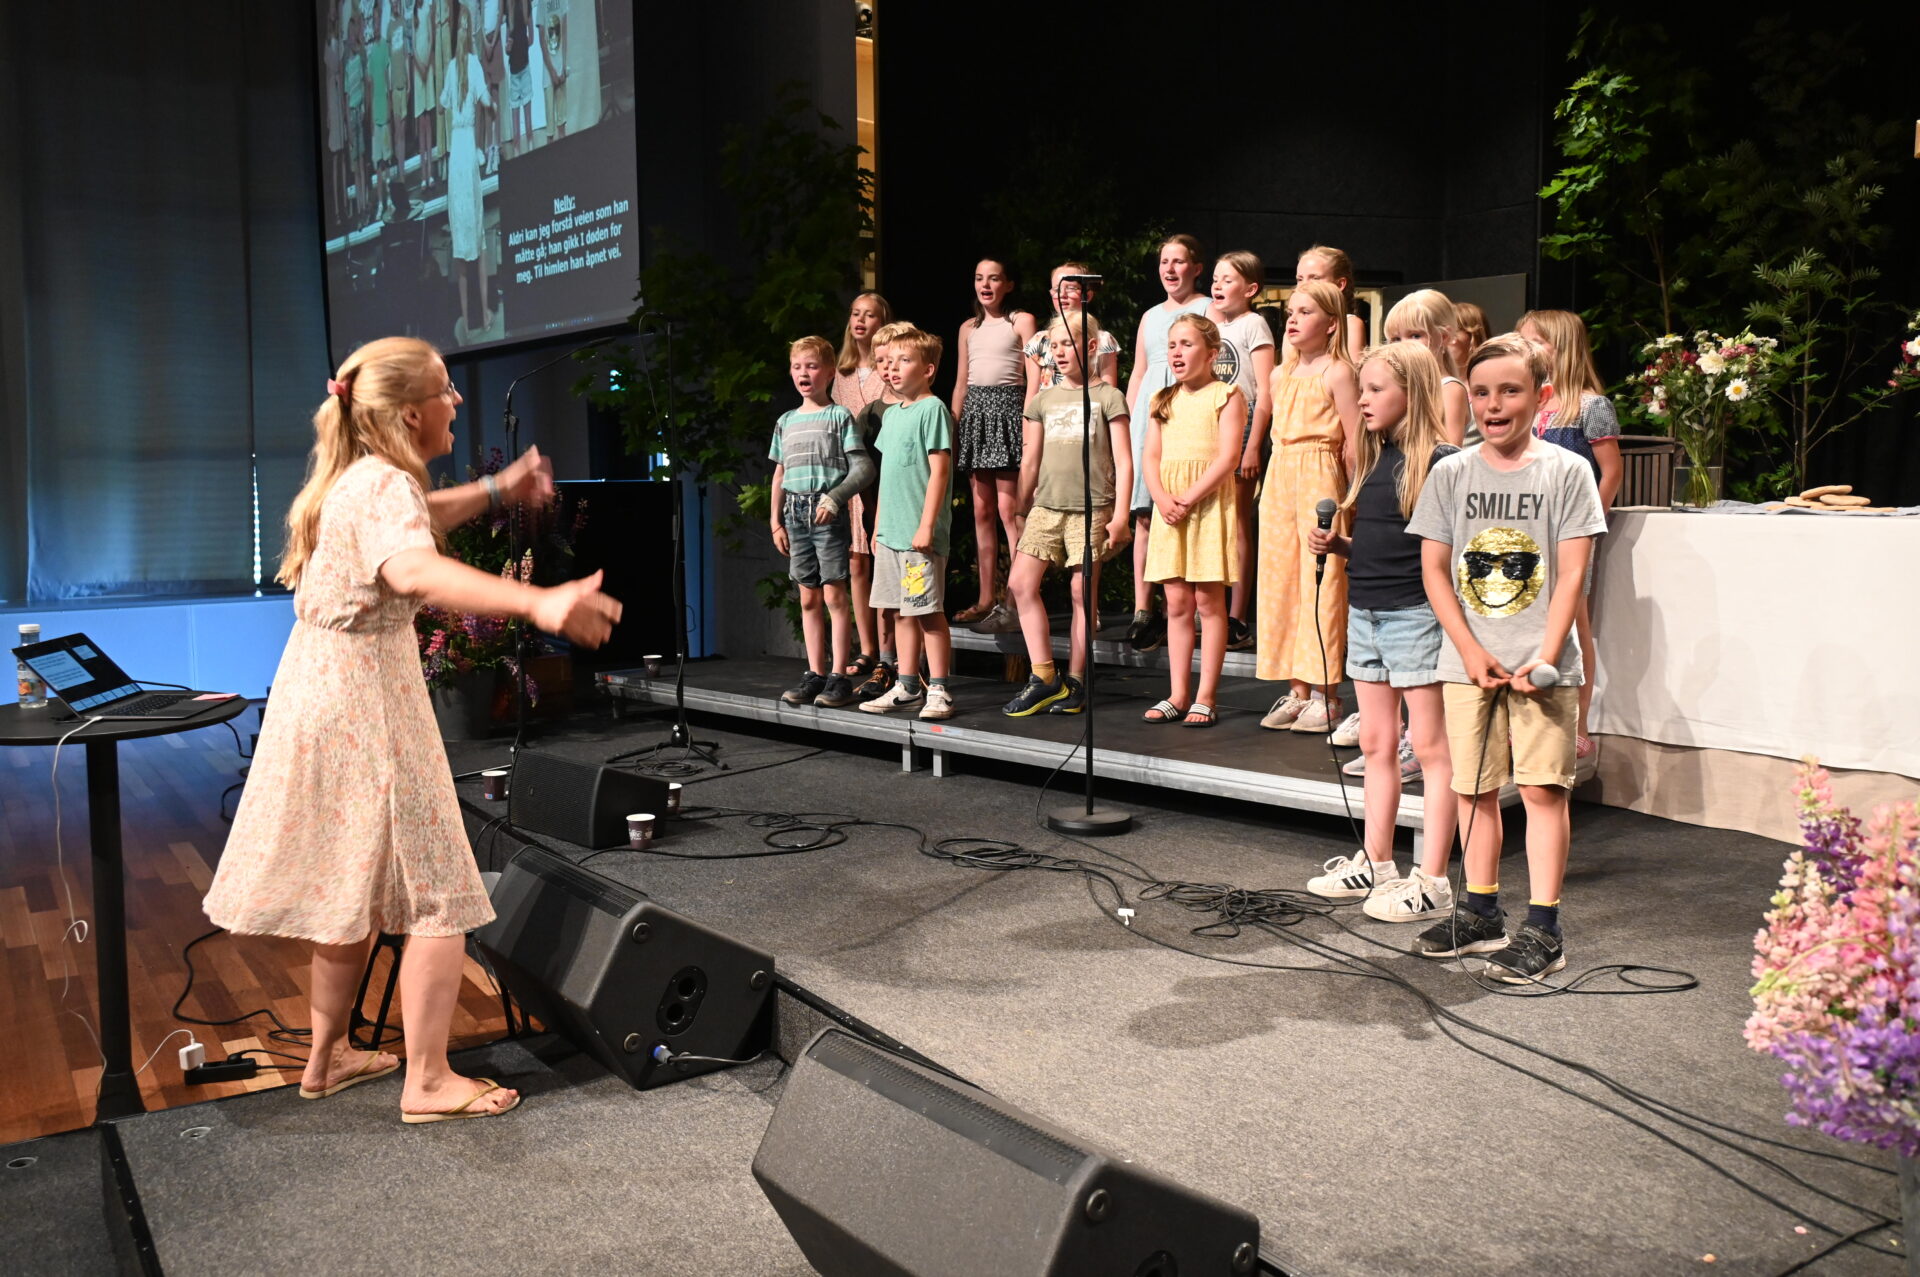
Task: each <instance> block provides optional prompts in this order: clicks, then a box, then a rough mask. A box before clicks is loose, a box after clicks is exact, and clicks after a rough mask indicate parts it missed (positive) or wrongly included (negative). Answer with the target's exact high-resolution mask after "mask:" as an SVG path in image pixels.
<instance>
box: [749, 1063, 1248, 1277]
mask: <svg viewBox="0 0 1920 1277" xmlns="http://www.w3.org/2000/svg"><path fill="white" fill-rule="evenodd" d="M753 1175H754V1178H755V1179H757V1180H758V1181H759V1182H760V1187H761V1189H762V1191H764V1192H765V1193H766V1195H767V1198H768V1200H770V1201H771V1202H772V1203H773V1208H774V1210H775V1211H777V1212H779V1215H780V1218H781V1220H782V1222H784V1223H785V1224H786V1226H787V1231H788V1232H790V1233H792V1234H793V1238H794V1240H795V1241H796V1242H798V1243H799V1246H800V1250H801V1252H802V1253H803V1254H805V1255H806V1257H807V1261H808V1262H809V1263H811V1264H812V1265H813V1266H814V1268H816V1269H818V1270H819V1271H820V1272H821V1273H822V1274H823V1275H824V1277H881V1275H887V1277H978V1275H979V1274H981V1273H993V1274H995V1275H996V1277H1043V1274H1044V1275H1045V1277H1237V1275H1238V1274H1244V1273H1251V1272H1253V1271H1254V1268H1255V1265H1256V1264H1257V1262H1258V1258H1259V1249H1260V1223H1259V1221H1258V1220H1256V1219H1255V1218H1254V1217H1253V1216H1252V1215H1250V1214H1248V1213H1247V1212H1246V1211H1243V1210H1237V1209H1235V1208H1234V1207H1231V1206H1228V1205H1226V1204H1225V1203H1223V1202H1219V1201H1215V1200H1214V1199H1212V1198H1210V1197H1206V1196H1203V1195H1202V1194H1200V1193H1196V1192H1193V1191H1192V1190H1190V1189H1186V1188H1183V1187H1181V1186H1180V1185H1178V1184H1175V1183H1173V1182H1172V1181H1170V1180H1167V1179H1163V1178H1161V1177H1160V1176H1158V1175H1155V1174H1153V1173H1152V1172H1150V1171H1145V1170H1142V1169H1141V1168H1140V1167H1138V1166H1135V1165H1132V1164H1130V1163H1127V1162H1123V1161H1121V1160H1120V1159H1119V1158H1116V1157H1112V1156H1109V1155H1108V1154H1106V1153H1103V1152H1101V1151H1100V1150H1098V1149H1096V1148H1093V1147H1091V1146H1089V1145H1088V1144H1086V1143H1085V1142H1083V1141H1081V1140H1079V1139H1077V1138H1075V1137H1074V1136H1072V1135H1069V1134H1067V1133H1066V1132H1064V1131H1061V1130H1058V1129H1057V1128H1054V1127H1051V1126H1048V1125H1047V1124H1046V1123H1044V1122H1042V1121H1040V1120H1039V1119H1037V1118H1034V1117H1032V1116H1030V1115H1028V1114H1026V1113H1023V1112H1022V1111H1020V1110H1019V1109H1016V1108H1014V1107H1013V1106H1012V1105H1010V1104H1005V1103H1002V1102H1001V1101H999V1100H997V1099H995V1098H993V1097H992V1096H991V1095H988V1094H987V1093H986V1092H984V1091H981V1090H978V1089H977V1088H975V1087H971V1086H967V1085H965V1084H964V1083H959V1082H955V1081H953V1080H952V1079H951V1078H948V1077H945V1076H942V1075H941V1074H939V1073H936V1072H935V1071H933V1070H932V1069H927V1068H922V1067H921V1066H919V1065H917V1064H914V1063H912V1062H910V1061H908V1060H904V1059H902V1058H901V1057H899V1056H898V1055H895V1054H893V1053H892V1052H889V1051H883V1050H881V1049H880V1048H878V1047H875V1046H872V1045H870V1044H868V1043H867V1042H865V1041H863V1040H862V1039H860V1038H857V1037H855V1036H853V1035H852V1034H850V1033H847V1032H844V1031H842V1030H840V1029H826V1030H824V1031H823V1032H821V1033H820V1034H819V1035H818V1036H817V1037H815V1038H814V1039H813V1041H812V1042H811V1043H809V1044H808V1045H807V1049H806V1050H805V1052H803V1053H802V1055H801V1057H800V1059H799V1061H798V1063H796V1064H795V1066H794V1068H793V1072H792V1073H791V1074H789V1075H788V1078H787V1085H786V1090H785V1092H784V1093H783V1094H782V1095H781V1097H780V1104H779V1107H778V1108H776V1109H775V1110H774V1114H773V1120H772V1122H771V1123H770V1124H769V1125H768V1127H767V1133H766V1136H765V1138H763V1139H762V1140H761V1142H760V1150H759V1152H758V1153H756V1154H755V1155H754V1159H753Z"/></svg>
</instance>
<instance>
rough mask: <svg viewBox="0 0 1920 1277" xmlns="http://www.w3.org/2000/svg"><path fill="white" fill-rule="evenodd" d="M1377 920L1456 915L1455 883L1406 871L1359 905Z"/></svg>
mask: <svg viewBox="0 0 1920 1277" xmlns="http://www.w3.org/2000/svg"><path fill="white" fill-rule="evenodd" d="M1360 907H1361V909H1363V910H1365V911H1366V915H1367V917H1369V918H1372V919H1373V920H1374V921H1376V922H1425V921H1426V920H1427V919H1428V918H1446V917H1451V916H1452V915H1453V884H1452V883H1450V882H1448V881H1447V880H1446V879H1445V878H1429V877H1427V875H1425V874H1423V873H1421V872H1420V871H1419V870H1418V869H1411V870H1408V871H1407V876H1406V877H1404V878H1396V879H1395V880H1393V881H1392V882H1389V883H1387V884H1385V885H1384V886H1382V887H1381V888H1380V889H1379V890H1378V891H1376V892H1374V893H1373V894H1372V895H1370V896H1368V897H1367V902H1366V903H1365V904H1364V905H1361V906H1360Z"/></svg>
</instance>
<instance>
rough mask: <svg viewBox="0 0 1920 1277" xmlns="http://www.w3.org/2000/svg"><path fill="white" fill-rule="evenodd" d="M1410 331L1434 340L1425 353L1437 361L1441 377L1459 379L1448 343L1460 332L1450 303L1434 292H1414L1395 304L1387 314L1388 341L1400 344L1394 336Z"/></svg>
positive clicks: (1420, 290) (1451, 346) (1442, 295)
mask: <svg viewBox="0 0 1920 1277" xmlns="http://www.w3.org/2000/svg"><path fill="white" fill-rule="evenodd" d="M1410 328H1418V329H1420V330H1421V331H1423V332H1425V333H1427V334H1428V335H1429V336H1430V337H1431V338H1432V339H1433V341H1432V344H1431V345H1429V346H1428V347H1427V349H1428V350H1430V351H1432V352H1433V355H1434V358H1436V359H1438V360H1439V361H1440V375H1441V376H1443V377H1458V376H1459V375H1460V369H1459V367H1458V365H1456V363H1455V362H1454V358H1453V344H1452V342H1451V341H1450V340H1449V338H1451V337H1452V336H1453V335H1454V334H1455V333H1456V332H1458V331H1459V330H1460V317H1459V315H1457V314H1456V313H1454V309H1453V303H1452V302H1450V301H1448V300H1447V295H1446V294H1445V293H1443V292H1440V291H1439V290H1437V289H1433V288H1416V289H1414V290H1413V291H1412V292H1410V293H1408V294H1407V295H1406V296H1405V297H1402V298H1401V299H1400V300H1399V301H1397V302H1395V303H1394V304H1393V309H1391V310H1389V311H1388V312H1387V340H1388V341H1399V340H1400V338H1399V337H1397V336H1395V335H1394V334H1395V333H1396V332H1401V333H1403V332H1406V331H1407V330H1408V329H1410Z"/></svg>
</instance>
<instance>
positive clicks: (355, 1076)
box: [300, 1051, 400, 1100]
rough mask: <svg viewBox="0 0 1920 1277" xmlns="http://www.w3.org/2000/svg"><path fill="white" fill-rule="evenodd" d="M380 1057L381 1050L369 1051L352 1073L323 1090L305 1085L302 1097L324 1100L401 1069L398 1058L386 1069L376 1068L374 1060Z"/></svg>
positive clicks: (301, 1091) (301, 1090) (304, 1098)
mask: <svg viewBox="0 0 1920 1277" xmlns="http://www.w3.org/2000/svg"><path fill="white" fill-rule="evenodd" d="M379 1058H380V1052H378V1051H369V1052H367V1058H366V1059H364V1060H362V1061H361V1062H360V1067H359V1068H357V1069H355V1070H354V1071H353V1072H352V1073H349V1074H348V1075H347V1076H346V1077H344V1078H342V1079H341V1080H340V1081H338V1082H335V1083H334V1084H333V1085H332V1086H329V1087H327V1088H326V1089H325V1090H323V1091H309V1090H308V1089H307V1088H306V1087H304V1086H303V1087H301V1088H300V1098H301V1099H303V1100H324V1099H326V1098H327V1097H328V1096H329V1095H334V1094H336V1093H338V1092H340V1091H344V1090H346V1089H347V1088H348V1087H350V1086H358V1085H360V1084H361V1083H362V1082H371V1081H374V1080H375V1079H376V1078H383V1077H385V1076H386V1075H387V1074H389V1073H394V1072H397V1071H399V1068H400V1061H398V1060H395V1061H394V1062H393V1063H392V1064H389V1065H388V1066H387V1067H386V1068H384V1069H375V1068H374V1067H373V1062H374V1061H375V1060H377V1059H379ZM369 1070H371V1072H369Z"/></svg>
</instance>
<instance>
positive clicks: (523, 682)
mask: <svg viewBox="0 0 1920 1277" xmlns="http://www.w3.org/2000/svg"><path fill="white" fill-rule="evenodd" d="M615 336H617V334H611V335H609V336H606V337H599V338H595V339H594V340H593V341H590V342H588V343H587V344H586V345H584V346H578V347H575V348H574V349H572V350H569V351H567V352H566V353H565V354H564V355H556V356H554V357H553V358H552V359H549V360H547V361H546V362H545V363H543V364H538V365H536V366H534V367H532V368H529V369H528V370H527V371H526V372H523V373H521V374H520V375H519V376H518V377H515V378H514V379H513V380H512V381H510V382H508V383H507V402H506V409H505V413H504V415H503V416H502V419H501V424H502V425H503V426H505V427H506V432H507V459H508V463H509V464H511V463H513V462H515V461H518V460H519V459H520V418H518V417H516V416H514V414H513V392H514V391H515V390H517V389H518V388H519V386H520V383H521V382H523V381H525V380H526V379H527V378H529V377H531V376H533V375H534V374H535V373H540V372H545V371H546V370H547V369H549V368H552V367H553V366H554V365H556V364H561V363H565V362H566V361H567V360H569V359H572V358H573V357H574V356H575V355H577V354H580V353H581V352H582V351H587V350H592V349H593V348H594V347H596V346H604V345H606V344H607V343H608V342H610V341H612V340H614V338H615ZM524 517H525V514H524V511H522V510H521V508H520V506H519V504H518V503H515V504H514V506H513V509H512V510H511V511H509V513H508V516H507V555H508V558H507V561H508V562H509V563H511V564H513V572H514V576H515V578H516V579H518V577H519V575H520V555H521V551H522V547H521V544H520V521H521V519H522V518H524ZM527 578H528V580H529V581H531V580H532V578H533V573H532V572H531V571H529V572H528V573H527ZM513 669H514V679H513V744H512V746H511V747H510V750H509V752H511V753H513V754H515V755H518V754H519V753H520V750H521V747H522V746H523V745H524V744H525V743H526V735H527V623H526V622H525V621H523V620H519V619H517V618H516V619H515V620H514V623H513Z"/></svg>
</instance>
